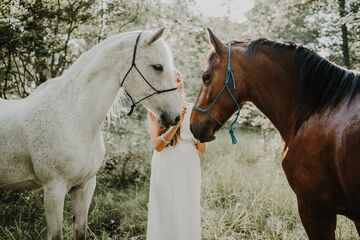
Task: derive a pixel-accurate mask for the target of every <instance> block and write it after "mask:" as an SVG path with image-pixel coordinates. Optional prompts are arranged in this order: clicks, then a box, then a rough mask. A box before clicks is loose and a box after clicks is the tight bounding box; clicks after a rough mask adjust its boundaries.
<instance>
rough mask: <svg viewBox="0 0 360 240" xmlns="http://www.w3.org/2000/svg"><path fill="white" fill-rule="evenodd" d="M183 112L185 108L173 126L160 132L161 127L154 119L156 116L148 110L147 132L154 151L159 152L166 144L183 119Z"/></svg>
mask: <svg viewBox="0 0 360 240" xmlns="http://www.w3.org/2000/svg"><path fill="white" fill-rule="evenodd" d="M185 113H186V110H183V112H182V114H181V117H180V121H179V122H178V123H177V124H176V125H175V126H172V127H170V128H169V129H168V130H167V131H166V132H165V133H163V134H160V133H161V127H160V125H159V124H158V122H157V120H156V116H155V115H154V114H153V113H151V112H148V132H149V134H150V136H151V139H152V142H153V147H154V149H155V150H156V151H158V152H160V151H161V150H163V149H164V148H165V147H166V145H167V144H168V143H169V142H170V141H171V140H172V139H173V137H174V135H175V133H176V131H177V130H178V128H179V127H180V125H181V123H182V122H183V120H184V115H185Z"/></svg>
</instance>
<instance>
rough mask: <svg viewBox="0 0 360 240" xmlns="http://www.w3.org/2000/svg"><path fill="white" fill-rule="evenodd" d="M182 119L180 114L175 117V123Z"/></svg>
mask: <svg viewBox="0 0 360 240" xmlns="http://www.w3.org/2000/svg"><path fill="white" fill-rule="evenodd" d="M179 121H180V115H179V116H177V117H176V118H175V123H177V122H179Z"/></svg>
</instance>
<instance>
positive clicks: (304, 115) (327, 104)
mask: <svg viewBox="0 0 360 240" xmlns="http://www.w3.org/2000/svg"><path fill="white" fill-rule="evenodd" d="M239 43H243V42H239ZM258 47H266V48H270V49H274V50H285V51H290V53H292V55H293V56H294V58H295V64H297V66H296V68H297V69H298V74H297V81H296V83H297V92H296V94H297V95H298V99H299V100H300V101H301V106H302V107H301V109H300V111H301V117H300V118H299V119H298V120H297V123H296V126H295V132H297V130H298V129H299V128H300V127H301V125H302V124H303V123H304V122H305V121H306V120H307V119H308V118H309V117H311V116H312V115H313V114H316V113H319V112H321V111H322V110H324V109H326V108H335V107H336V106H337V105H338V104H339V103H340V102H342V101H348V103H350V102H351V101H352V100H353V98H354V97H355V96H356V95H357V94H359V92H360V74H359V73H356V72H353V71H349V70H347V69H345V68H343V67H340V66H338V65H336V64H334V63H332V62H330V61H328V60H326V59H325V58H323V57H321V56H320V55H319V54H317V53H316V52H314V51H313V50H311V49H309V48H307V47H304V46H302V45H298V44H296V43H294V42H290V41H286V42H277V41H272V40H268V39H264V38H260V39H256V40H252V41H248V42H247V44H246V53H247V54H255V53H256V49H257V48H258Z"/></svg>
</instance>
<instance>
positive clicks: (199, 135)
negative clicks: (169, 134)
mask: <svg viewBox="0 0 360 240" xmlns="http://www.w3.org/2000/svg"><path fill="white" fill-rule="evenodd" d="M190 130H191V132H192V134H193V135H194V137H195V138H196V139H198V140H199V141H200V142H210V141H213V140H215V138H216V137H215V134H214V133H215V131H214V128H213V126H212V124H211V122H200V121H192V122H191V123H190Z"/></svg>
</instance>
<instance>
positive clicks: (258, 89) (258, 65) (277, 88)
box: [246, 49, 300, 142]
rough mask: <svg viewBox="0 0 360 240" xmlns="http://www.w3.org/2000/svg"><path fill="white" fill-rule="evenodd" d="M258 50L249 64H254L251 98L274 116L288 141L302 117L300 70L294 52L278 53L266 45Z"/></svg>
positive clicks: (250, 77) (250, 76)
mask: <svg viewBox="0 0 360 240" xmlns="http://www.w3.org/2000/svg"><path fill="white" fill-rule="evenodd" d="M257 51H259V52H257V53H256V54H254V55H252V56H250V57H249V58H250V61H249V64H248V65H247V66H246V67H248V68H250V69H249V70H248V71H247V72H248V79H247V80H246V81H247V82H246V89H247V95H248V100H249V101H251V102H253V103H254V104H255V105H256V106H257V107H258V108H259V109H260V110H261V111H262V112H263V113H264V114H265V115H266V116H267V117H268V118H269V119H270V121H271V122H272V123H273V124H274V126H275V127H276V128H277V129H278V131H279V132H280V134H281V136H282V138H283V139H284V140H285V142H287V141H288V140H289V139H290V138H291V137H292V136H293V135H294V133H295V131H296V126H295V124H296V120H297V119H298V118H299V117H300V116H299V114H300V113H299V112H298V109H299V105H300V101H298V99H297V95H296V87H297V84H296V79H297V78H296V74H297V73H296V71H298V70H297V68H296V64H295V61H294V60H292V58H291V57H290V56H289V58H288V57H285V58H284V56H282V57H281V56H280V55H279V56H277V53H274V52H270V51H268V50H266V49H259V50H257ZM260 51H261V52H260ZM275 54H276V55H275Z"/></svg>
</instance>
